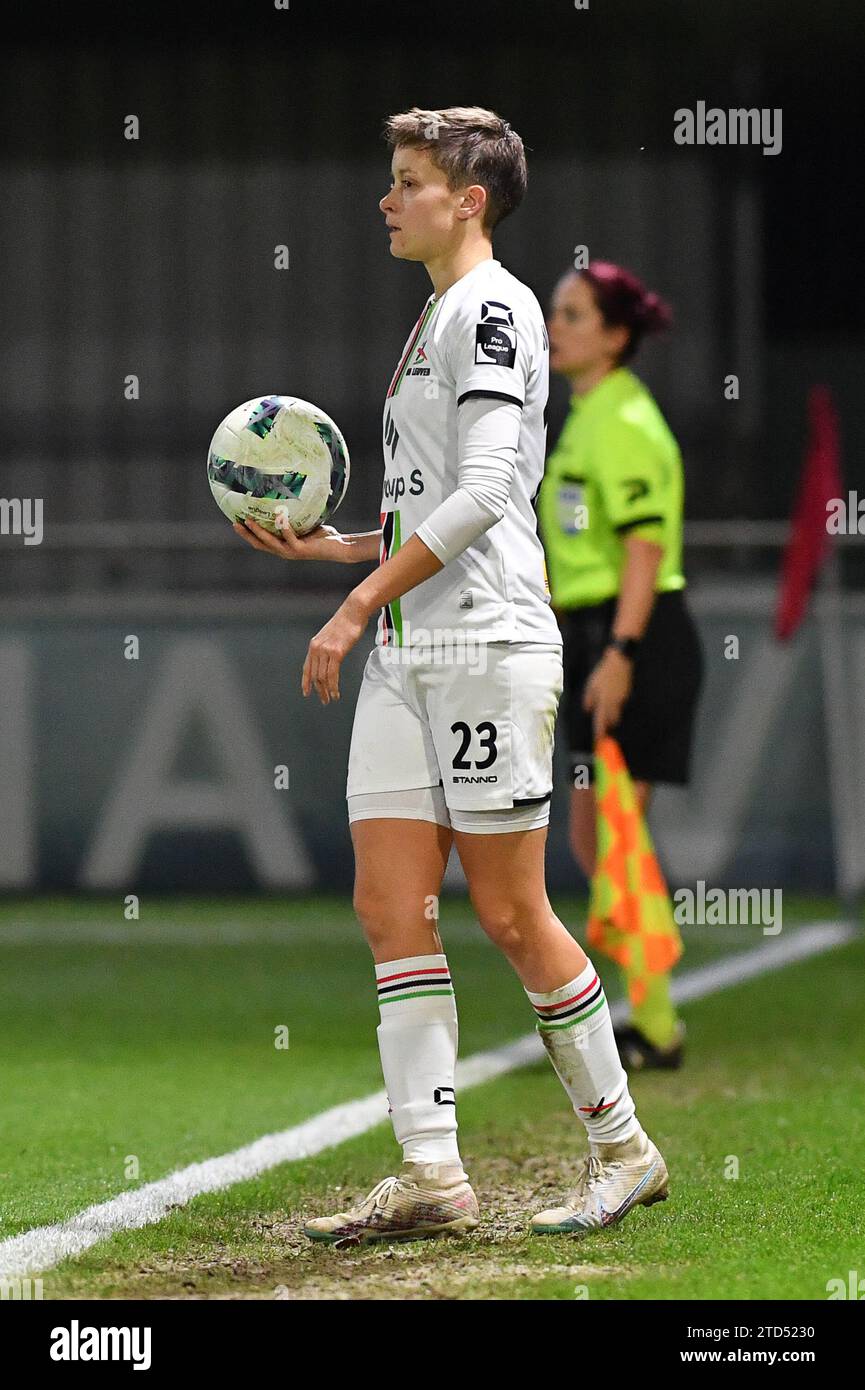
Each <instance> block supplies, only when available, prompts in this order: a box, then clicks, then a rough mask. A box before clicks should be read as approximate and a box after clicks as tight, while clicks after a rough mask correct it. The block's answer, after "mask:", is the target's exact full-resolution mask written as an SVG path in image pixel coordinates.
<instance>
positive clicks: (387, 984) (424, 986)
mask: <svg viewBox="0 0 865 1390" xmlns="http://www.w3.org/2000/svg"><path fill="white" fill-rule="evenodd" d="M376 985H377V987H378V1002H379V1004H396V1003H399V1002H400V1001H401V1000H403V999H428V998H431V997H433V996H434V995H451V996H452V995H453V992H454V987H453V983H452V981H451V975H450V970H449V969H448V967H447V966H446V965H431V966H425V967H423V968H422V969H418V968H415V969H413V970H397V971H394V972H393V973H389V974H387V975H378V976H377V977H376Z"/></svg>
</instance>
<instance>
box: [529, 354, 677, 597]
mask: <svg viewBox="0 0 865 1390" xmlns="http://www.w3.org/2000/svg"><path fill="white" fill-rule="evenodd" d="M683 494H684V487H683V477H682V458H681V454H680V453H679V446H678V444H677V443H676V441H675V439H674V437H673V435H672V434H671V432H670V430H669V428H668V426H667V423H666V421H665V420H664V417H663V415H662V414H661V412H660V410H659V409H658V407H657V405H656V403H655V400H654V397H653V396H652V394H651V392H649V391H648V390H647V389H646V387H645V386H644V385H643V383H642V382H641V381H639V380H638V378H637V377H635V376H634V374H633V372H630V371H628V369H627V367H617V368H616V369H615V370H614V371H612V372H610V373H609V374H608V375H607V376H605V377H604V379H603V381H601V382H600V383H599V384H598V385H597V386H595V387H594V388H593V389H592V390H591V391H589V392H587V393H586V395H585V396H574V397H573V398H572V401H571V409H570V413H569V415H568V418H567V420H566V421H565V425H564V429H563V430H562V433H561V435H560V437H559V441H558V443H557V445H556V447H555V449H554V450H553V452H552V454H551V455H550V457H549V459H548V460H547V465H546V472H545V474H544V480H543V483H542V484H541V489H540V494H539V497H538V520H539V524H540V533H541V539H542V541H543V544H544V550H545V552H546V559H547V574H548V578H549V583H550V592H551V594H552V600H553V604H554V605H555V607H556V608H580V607H583V606H585V605H587V604H592V603H603V601H604V600H605V599H609V598H613V597H614V596H615V595H616V594H618V592H619V585H620V582H621V577H622V571H623V569H624V563H625V547H624V538H625V536H627V535H636V536H639V537H640V538H641V539H643V540H647V541H655V542H656V543H657V544H659V545H663V547H664V558H663V560H662V561H661V564H660V567H659V570H658V577H657V581H656V584H655V588H656V590H657V592H658V593H665V592H666V591H667V590H670V589H682V588H684V585H685V578H684V575H683V574H682V506H683Z"/></svg>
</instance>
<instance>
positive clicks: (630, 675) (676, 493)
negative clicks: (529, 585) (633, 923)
mask: <svg viewBox="0 0 865 1390" xmlns="http://www.w3.org/2000/svg"><path fill="white" fill-rule="evenodd" d="M670 322H671V315H670V311H669V309H668V308H667V306H666V305H665V304H664V303H663V302H662V301H661V300H660V299H659V297H658V296H657V295H656V294H653V293H650V292H649V291H647V290H646V288H645V286H644V285H643V284H642V283H641V282H640V281H639V280H638V279H637V278H636V276H634V275H633V274H631V273H630V272H629V271H627V270H625V269H623V268H622V267H621V266H617V265H612V264H610V263H609V262H605V261H592V262H590V263H589V265H588V266H587V267H586V268H585V269H583V270H580V271H569V272H568V273H567V274H566V275H565V276H563V278H562V279H561V280H560V281H559V283H558V285H557V286H556V289H555V291H554V294H553V299H552V307H551V313H550V318H549V325H548V326H549V338H550V367H551V369H552V370H554V371H559V372H561V373H562V374H563V375H564V376H566V377H567V378H568V380H569V382H570V385H571V390H572V396H571V405H570V412H569V414H568V417H567V420H566V422H565V425H564V428H563V430H562V433H561V435H560V437H559V440H558V443H557V445H556V448H555V450H554V451H553V453H552V454H551V456H550V458H549V459H548V461H547V466H546V473H545V477H544V481H543V484H542V486H541V490H540V495H539V498H538V517H539V523H540V530H541V537H542V540H543V543H544V548H545V551H546V558H547V570H548V576H549V582H550V590H551V594H552V601H553V606H554V608H555V611H556V614H557V616H558V619H559V625H560V628H561V632H562V640H563V644H564V668H565V688H564V694H563V698H562V706H561V707H562V712H563V716H564V719H565V725H566V731H567V739H568V754H569V761H570V768H571V780H572V783H573V789H572V792H571V806H570V827H569V829H570V844H571V848H572V850H573V853H574V856H575V857H576V859H577V862H578V863H579V865H580V867H581V868H582V870H583V872H584V873H585V874H586V876H587V877H588V878H591V876H592V874H593V873H594V869H595V854H596V835H595V795H594V789H593V786H592V776H593V770H592V769H593V748H594V745H595V742H596V741H597V739H598V738H600V737H601V736H602V735H603V734H605V733H610V734H611V735H612V736H613V737H614V738H615V739H617V741H618V742H619V745H620V746H621V749H622V752H623V754H624V757H625V761H626V763H627V765H628V769H629V771H630V774H631V777H632V778H633V780H634V783H635V790H636V794H637V799H638V803H639V805H640V807H641V809H642V810H643V811H645V809H646V807H647V805H648V802H649V797H650V794H651V789H652V786H653V785H654V784H655V783H656V782H669V783H677V784H680V785H681V784H684V783H686V782H687V780H688V765H689V756H690V749H691V741H692V732H693V725H694V715H695V710H696V705H697V697H698V694H699V690H700V684H701V679H702V666H703V663H702V653H701V648H700V641H699V637H698V635H697V630H696V627H695V625H694V622H693V620H692V618H691V615H690V613H689V611H688V607H687V604H686V602H685V596H684V588H685V578H684V575H683V573H682V509H683V492H684V489H683V476H682V460H681V455H680V452H679V447H678V445H677V443H676V440H675V438H674V437H673V435H672V433H671V432H670V429H669V427H668V426H667V423H666V421H665V420H664V418H663V416H662V414H661V412H660V410H659V409H658V406H657V404H656V402H655V400H654V398H653V397H652V395H651V393H650V392H649V391H648V390H647V388H646V387H645V386H644V385H643V383H642V382H641V381H640V380H639V379H638V378H637V377H636V376H635V375H634V374H633V373H632V372H631V371H630V370H629V369H628V367H627V366H626V365H625V363H627V362H629V361H630V360H631V359H632V358H633V356H634V354H635V353H636V351H637V348H638V347H639V344H640V342H641V340H642V338H643V336H644V335H645V334H647V333H652V332H655V331H657V330H659V329H662V328H666V327H668V326H669V324H670ZM658 985H659V987H658V988H657V989H655V990H653V992H652V997H651V998H650V999H648V1000H647V1001H646V1006H645V1007H643V1008H642V1009H641V1010H640V1011H639V1016H636V1011H635V1017H633V1018H632V1020H631V1023H630V1025H629V1026H628V1027H627V1028H625V1029H622V1030H619V1031H618V1032H617V1039H618V1041H619V1050H620V1052H621V1054H622V1059H623V1061H624V1062H625V1065H626V1066H627V1065H629V1064H630V1065H631V1066H638V1067H639V1066H662V1067H670V1066H677V1065H678V1064H679V1062H680V1061H681V1054H682V1037H683V1033H684V1028H683V1026H682V1025H681V1024H680V1022H679V1020H678V1019H677V1017H676V1014H675V1010H674V1008H673V1005H672V1003H671V1001H670V998H669V981H668V980H667V979H666V978H665V979H663V980H662V981H659V982H658Z"/></svg>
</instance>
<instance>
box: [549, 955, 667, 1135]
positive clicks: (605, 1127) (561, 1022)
mask: <svg viewBox="0 0 865 1390" xmlns="http://www.w3.org/2000/svg"><path fill="white" fill-rule="evenodd" d="M526 994H527V995H528V996H529V999H530V1000H531V1001H532V1003H533V1004H534V1006H535V1013H536V1014H537V1017H538V1032H539V1033H540V1035H541V1039H542V1041H543V1044H544V1047H545V1048H546V1049H547V1052H548V1053H549V1055H550V1061H551V1062H552V1064H553V1066H554V1068H555V1070H556V1075H557V1076H558V1078H559V1080H560V1081H561V1083H562V1085H563V1086H564V1088H565V1090H566V1091H567V1093H568V1096H569V1097H570V1100H571V1104H572V1105H573V1107H574V1110H575V1112H576V1114H577V1115H578V1116H579V1117H580V1119H581V1120H582V1122H583V1124H584V1125H585V1126H586V1130H587V1131H588V1135H589V1140H590V1142H591V1143H593V1144H620V1143H623V1142H624V1141H625V1140H626V1139H630V1138H632V1136H633V1135H635V1134H639V1133H640V1125H639V1122H638V1120H637V1118H636V1115H635V1112H634V1102H633V1100H632V1099H631V1095H630V1092H629V1090H628V1077H627V1074H626V1072H625V1070H624V1068H623V1066H622V1063H621V1061H620V1059H619V1053H618V1049H617V1047H616V1040H615V1038H614V1037H613V1024H612V1020H611V1019H610V1010H609V1008H608V1006H607V999H606V995H605V994H604V990H603V987H602V985H601V982H600V980H599V979H598V976H597V974H596V972H595V967H594V966H593V965H592V963H591V961H589V962H588V964H587V965H586V968H585V970H584V971H583V972H582V974H581V975H578V976H577V978H576V979H575V980H571V981H570V982H569V983H568V984H566V985H562V986H561V988H560V989H554V990H551V991H550V992H549V993H548V994H534V993H532V991H531V990H528V989H527V990H526Z"/></svg>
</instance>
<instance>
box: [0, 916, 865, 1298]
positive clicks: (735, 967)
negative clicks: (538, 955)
mask: <svg viewBox="0 0 865 1390" xmlns="http://www.w3.org/2000/svg"><path fill="white" fill-rule="evenodd" d="M859 935H860V931H859V928H858V927H857V926H855V925H853V924H852V923H849V922H815V923H813V924H811V925H810V926H805V927H801V928H800V929H799V930H798V931H797V932H795V933H794V934H793V935H792V936H790V937H789V938H788V939H787V940H784V941H778V940H772V941H767V942H766V943H765V945H761V946H757V947H756V948H755V949H754V950H751V951H743V952H741V953H740V954H738V955H736V956H733V957H731V958H729V959H728V960H725V961H720V962H716V963H713V964H710V965H702V966H699V967H698V968H697V969H695V970H690V971H688V972H687V973H685V974H683V975H682V976H681V977H680V978H679V979H678V980H677V981H676V982H675V984H674V987H673V995H674V997H675V999H676V1001H677V1002H678V1003H683V1002H685V1001H690V1000H693V999H702V998H704V997H705V996H706V995H709V994H715V993H717V992H718V991H719V990H722V989H727V988H729V987H730V986H732V985H736V984H740V983H742V981H744V980H751V979H754V978H755V977H756V976H758V975H763V974H766V973H767V972H769V971H772V970H778V969H781V968H782V967H783V966H785V965H789V964H791V963H792V962H793V961H800V960H807V959H808V958H809V957H810V956H815V955H820V954H821V953H822V952H824V951H829V950H831V949H832V948H833V947H835V946H842V945H844V944H845V943H846V942H848V941H852V940H853V939H854V938H855V937H858V936H859ZM626 1008H627V1006H626V1001H625V1000H617V1001H616V1003H615V1004H613V1005H612V1007H611V1009H610V1012H611V1014H612V1017H613V1021H614V1023H617V1022H619V1020H620V1019H621V1018H622V1017H623V1015H624V1014H625V1013H626ZM544 1055H545V1053H544V1047H543V1043H542V1042H541V1040H540V1038H539V1037H538V1035H537V1034H536V1033H529V1034H527V1035H526V1036H524V1037H522V1038H517V1040H516V1041H515V1042H512V1043H506V1044H505V1046H504V1047H496V1048H493V1049H492V1050H491V1051H489V1052H478V1053H476V1054H475V1056H474V1057H469V1058H467V1059H466V1060H465V1061H464V1062H459V1063H458V1065H457V1072H456V1081H457V1087H458V1089H459V1090H460V1091H466V1090H468V1089H469V1088H470V1087H472V1086H480V1085H481V1084H482V1083H483V1082H485V1081H491V1080H492V1079H493V1078H494V1077H497V1076H503V1075H504V1074H505V1073H507V1072H510V1071H516V1070H517V1069H518V1068H520V1067H525V1066H530V1065H531V1063H533V1062H536V1061H538V1060H540V1058H541V1057H543V1056H544ZM386 1118H387V1096H386V1093H385V1092H384V1091H383V1090H382V1091H376V1092H375V1093H374V1094H373V1095H369V1096H364V1097H363V1098H362V1099H361V1100H352V1101H348V1102H346V1103H345V1104H342V1105H335V1106H333V1107H332V1109H330V1110H325V1111H323V1112H322V1113H321V1114H320V1115H315V1116H313V1118H312V1119H310V1120H304V1122H303V1123H302V1124H299V1125H294V1126H293V1127H292V1128H291V1129H284V1130H281V1131H280V1132H279V1133H276V1134H265V1135H263V1136H262V1138H261V1139H256V1140H255V1141H254V1143H252V1144H246V1145H245V1146H244V1147H243V1148H240V1149H235V1150H234V1151H233V1152H232V1153H227V1154H221V1155H220V1156H219V1157H218V1158H208V1159H205V1161H204V1162H203V1163H191V1164H189V1165H188V1167H186V1168H181V1169H179V1170H178V1171H177V1172H176V1173H171V1174H169V1176H168V1177H167V1178H160V1179H159V1181H157V1182H151V1183H146V1184H145V1185H144V1187H136V1188H133V1189H132V1190H131V1191H128V1192H122V1193H121V1194H120V1195H119V1196H117V1197H112V1198H111V1199H110V1200H109V1201H107V1202H100V1203H98V1204H97V1205H96V1206H92V1207H88V1208H87V1209H86V1210H85V1211H81V1212H78V1214H77V1215H76V1216H72V1217H70V1218H69V1219H68V1220H67V1221H62V1222H58V1223H57V1224H55V1225H53V1226H36V1227H34V1228H33V1230H31V1231H25V1232H23V1233H22V1234H21V1235H18V1236H12V1237H10V1238H9V1239H8V1240H4V1241H0V1278H2V1277H6V1278H9V1277H14V1276H21V1275H26V1274H38V1273H41V1272H43V1271H45V1270H48V1269H52V1268H53V1267H54V1266H55V1265H57V1264H59V1263H60V1261H61V1260H65V1259H68V1258H69V1257H71V1256H74V1255H80V1254H81V1253H82V1252H83V1251H84V1250H88V1249H89V1248H90V1247H91V1246H92V1245H96V1244H97V1243H98V1242H99V1241H101V1240H106V1239H108V1237H109V1236H112V1235H114V1233H115V1232H117V1231H120V1230H134V1229H136V1228H138V1227H140V1226H149V1225H152V1224H153V1223H154V1222H156V1221H160V1220H161V1219H162V1217H163V1216H165V1215H167V1213H168V1212H169V1211H171V1210H172V1208H174V1207H178V1206H185V1205H186V1203H187V1202H190V1201H191V1200H192V1199H193V1197H197V1196H199V1195H200V1194H201V1193H202V1192H216V1191H218V1190H219V1189H220V1188H224V1187H231V1186H232V1185H233V1184H234V1183H236V1182H244V1181H245V1180H246V1179H247V1178H254V1177H257V1176H258V1174H259V1173H264V1172H266V1171H267V1170H268V1169H269V1168H275V1167H276V1166H277V1165H278V1164H280V1163H290V1162H292V1161H296V1160H297V1159H300V1158H310V1157H312V1156H313V1155H314V1154H318V1153H321V1152H322V1151H323V1150H324V1149H330V1148H333V1147H334V1146H335V1145H337V1144H342V1143H344V1141H345V1140H346V1139H353V1138H355V1137H356V1136H357V1135H359V1134H365V1133H366V1131H367V1130H370V1129H374V1128H375V1126H376V1125H379V1124H381V1123H382V1122H383V1121H384V1120H385V1119H386Z"/></svg>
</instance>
